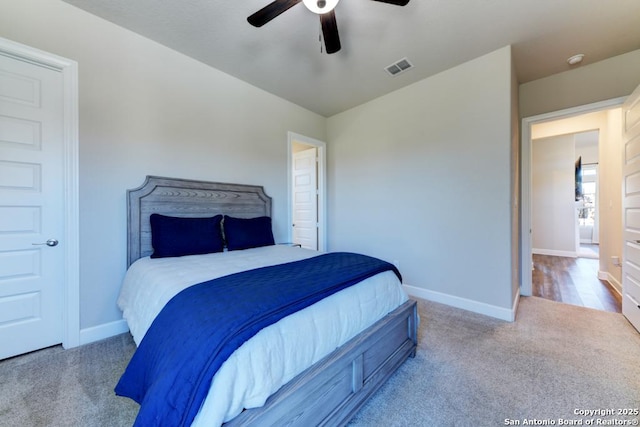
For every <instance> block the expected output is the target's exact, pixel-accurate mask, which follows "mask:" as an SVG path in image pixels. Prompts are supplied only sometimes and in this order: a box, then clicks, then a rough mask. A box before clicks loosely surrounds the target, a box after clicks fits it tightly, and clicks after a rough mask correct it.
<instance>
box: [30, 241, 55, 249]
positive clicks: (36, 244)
mask: <svg viewBox="0 0 640 427" xmlns="http://www.w3.org/2000/svg"><path fill="white" fill-rule="evenodd" d="M32 245H35V246H40V245H47V246H51V247H53V246H58V240H57V239H49V240H47V241H46V242H44V243H32Z"/></svg>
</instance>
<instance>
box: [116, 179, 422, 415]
mask: <svg viewBox="0 0 640 427" xmlns="http://www.w3.org/2000/svg"><path fill="white" fill-rule="evenodd" d="M127 204H128V251H127V259H128V266H129V269H128V272H127V276H126V277H125V281H124V283H123V288H122V291H121V294H120V298H119V300H118V303H119V305H120V307H121V309H122V310H123V316H124V318H125V319H126V320H127V322H128V324H129V327H130V331H131V333H132V335H133V337H134V340H135V341H136V344H138V345H139V344H140V343H141V342H142V340H143V337H145V335H146V334H147V331H148V330H149V328H150V326H151V324H152V323H153V322H154V319H155V318H156V316H157V314H158V312H159V311H160V310H162V309H163V308H165V307H164V306H165V305H166V304H167V303H168V301H169V300H171V301H173V298H174V296H175V295H176V294H179V293H180V292H181V291H182V290H183V289H186V288H193V287H191V285H193V284H197V283H200V282H202V281H204V280H208V279H209V278H212V277H222V278H225V276H226V277H229V276H233V275H234V274H235V273H236V272H239V271H243V270H252V269H260V268H263V267H264V268H279V267H280V266H281V265H283V264H286V263H296V262H298V261H300V262H302V261H306V260H309V259H314V260H315V259H319V258H320V256H319V254H318V253H316V252H313V251H308V250H306V249H302V248H298V247H294V246H292V245H288V244H265V245H264V246H259V247H252V248H247V249H243V250H225V251H222V252H217V253H211V254H208V253H202V254H194V255H190V256H181V257H168V258H159V259H152V258H150V257H149V256H150V255H151V254H152V253H153V252H154V248H153V244H152V240H153V236H152V232H151V231H152V227H151V218H153V215H154V214H156V215H155V216H156V217H157V216H158V214H159V215H164V216H167V217H171V218H208V217H212V216H216V215H227V216H228V217H233V218H238V219H247V221H250V220H249V219H257V218H270V216H271V199H270V197H268V196H267V195H266V194H265V192H264V190H263V188H262V187H259V186H251V185H240V184H224V183H214V182H205V181H193V180H184V179H174V178H164V177H156V176H148V177H147V178H146V180H145V182H144V183H143V185H142V186H140V187H139V188H136V189H133V190H129V191H128V200H127ZM226 218H227V217H225V219H226ZM156 230H157V228H156ZM227 237H228V238H231V235H229V236H227ZM274 243H275V242H274ZM330 255H332V254H327V256H330ZM186 272H188V273H186ZM151 284H153V285H151ZM353 307H357V308H359V309H355V310H354V309H353ZM303 316H304V317H303ZM322 322H326V325H325V326H323V325H324V324H323V323H322ZM417 323H418V318H417V309H416V303H415V301H412V300H409V299H408V298H407V297H406V294H404V292H403V291H402V290H401V287H400V284H399V281H398V279H397V277H395V275H394V272H393V271H384V272H380V273H376V274H375V275H374V276H372V277H370V278H367V279H366V280H364V281H362V282H360V283H357V284H355V285H353V286H350V287H348V288H346V289H342V290H340V291H337V292H336V293H334V294H332V295H330V296H328V297H327V298H324V299H322V300H320V301H318V302H316V303H314V304H312V305H310V306H309V307H306V308H304V309H303V310H300V311H298V312H295V313H292V314H291V315H289V316H286V317H284V318H283V319H281V320H279V321H278V322H276V323H275V324H274V325H272V326H269V327H267V328H264V329H263V330H260V332H259V333H257V334H256V336H255V337H254V338H251V339H250V340H248V341H247V342H246V343H245V344H242V346H240V347H239V348H238V349H237V350H236V351H235V352H234V353H233V354H232V355H231V356H230V357H229V359H228V360H227V361H225V362H224V364H223V365H222V366H221V367H220V369H219V370H218V371H217V373H216V374H215V376H214V377H213V380H212V381H211V389H210V391H209V392H208V395H207V396H206V398H205V399H204V402H203V403H202V405H201V406H200V407H199V410H198V414H197V415H196V416H195V419H194V420H193V425H195V426H219V425H225V426H244V425H256V426H268V425H292V426H294V425H300V426H303V425H304V426H308V425H332V426H333V425H344V424H346V423H348V421H349V419H350V418H351V417H352V416H353V415H354V414H355V413H356V412H357V411H358V409H359V408H360V407H361V406H362V405H363V404H364V402H365V401H366V400H367V398H368V397H370V396H371V395H372V394H373V393H374V392H375V391H376V390H377V389H378V388H379V387H380V386H381V385H382V384H383V383H384V382H385V381H386V379H387V378H389V376H390V375H392V374H393V372H394V371H395V370H396V369H397V368H398V367H399V366H400V365H401V364H402V363H403V362H404V361H405V360H406V359H407V358H408V357H412V356H413V355H414V354H415V349H416V345H417ZM286 328H289V329H286ZM292 328H293V329H294V330H296V331H297V335H296V334H291V333H290V332H283V331H290V330H292ZM305 328H308V329H305ZM325 329H326V332H323V331H325ZM314 335H318V336H317V337H315V338H314ZM283 336H286V337H288V338H287V339H282V337H283ZM150 339H151V338H148V339H147V340H150ZM307 340H308V343H307ZM313 340H315V341H313ZM303 342H304V344H301V343H303ZM274 343H276V344H274ZM264 346H266V347H269V346H275V347H277V351H276V350H274V348H269V349H268V350H263V347H264ZM294 350H295V351H296V352H299V353H296V354H295V356H292V357H290V354H293V353H291V352H293V351H294ZM263 351H264V355H262V353H260V352H263ZM278 351H283V352H285V353H286V354H287V357H284V356H283V355H279V354H277V352H278ZM137 352H140V348H139V349H138V351H137ZM274 353H276V354H275V355H274ZM292 360H294V361H292ZM278 363H282V364H283V365H282V366H280V365H278ZM247 366H251V367H252V368H251V369H245V368H246V367H247ZM240 368H242V369H240ZM272 369H273V370H274V372H269V371H270V370H272ZM254 383H258V384H259V385H255V384H254ZM254 387H255V389H254ZM232 389H233V390H232ZM238 389H240V390H239V391H238ZM237 396H240V397H239V398H238V397H237ZM221 397H222V398H221Z"/></svg>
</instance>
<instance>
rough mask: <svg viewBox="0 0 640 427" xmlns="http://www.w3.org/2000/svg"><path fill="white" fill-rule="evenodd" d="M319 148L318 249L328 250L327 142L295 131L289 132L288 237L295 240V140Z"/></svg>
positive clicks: (290, 240)
mask: <svg viewBox="0 0 640 427" xmlns="http://www.w3.org/2000/svg"><path fill="white" fill-rule="evenodd" d="M294 141H296V142H299V143H302V144H305V145H309V146H313V147H316V148H317V149H318V250H319V251H322V252H326V250H327V203H326V200H327V197H326V191H327V161H326V159H327V143H326V142H324V141H320V140H317V139H313V138H310V137H308V136H304V135H300V134H297V133H295V132H288V133H287V238H288V241H289V242H292V241H293V240H292V239H293V230H292V227H291V224H292V223H293V212H292V210H293V197H292V192H293V179H292V178H291V177H292V174H293V142H294Z"/></svg>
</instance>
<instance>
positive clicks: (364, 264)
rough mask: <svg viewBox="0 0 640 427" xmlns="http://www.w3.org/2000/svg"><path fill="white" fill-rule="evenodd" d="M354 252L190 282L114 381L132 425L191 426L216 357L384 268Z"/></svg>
mask: <svg viewBox="0 0 640 427" xmlns="http://www.w3.org/2000/svg"><path fill="white" fill-rule="evenodd" d="M387 270H392V271H394V272H395V273H396V275H397V276H398V278H400V279H401V277H400V273H399V272H398V270H397V269H396V268H395V267H394V266H393V265H392V264H389V263H387V262H384V261H381V260H379V259H376V258H372V257H369V256H365V255H359V254H353V253H345V252H341V253H329V254H324V255H319V256H317V257H314V258H310V259H306V260H302V261H296V262H291V263H286V264H280V265H275V266H270V267H264V268H258V269H255V270H250V271H245V272H241V273H236V274H232V275H229V276H225V277H221V278H218V279H214V280H210V281H208V282H204V283H200V284H199V285H194V286H191V287H189V288H187V289H185V290H183V291H182V292H180V293H179V294H178V295H176V296H175V297H173V299H171V300H170V301H169V302H168V303H167V305H166V306H165V307H164V308H163V309H162V311H161V312H160V314H158V316H157V317H156V319H155V320H154V322H153V324H152V325H151V327H150V328H149V330H148V331H147V333H146V335H145V336H144V338H143V340H142V342H141V343H140V346H139V347H138V349H137V351H136V352H135V354H134V355H133V357H132V359H131V361H130V362H129V365H128V366H127V369H126V370H125V372H124V374H123V375H122V378H120V381H119V382H118V385H117V386H116V388H115V392H116V394H118V395H120V396H126V397H130V398H131V399H133V400H135V401H136V402H138V403H139V404H140V411H139V413H138V417H137V418H136V422H135V425H136V426H145V427H147V426H160V425H163V426H188V425H191V423H192V421H193V419H194V418H195V416H196V414H197V412H198V410H199V409H200V406H201V404H202V402H203V401H204V399H205V397H206V396H207V393H208V391H209V388H210V387H211V381H212V378H213V376H214V374H215V373H216V371H217V370H218V369H219V368H220V366H221V365H222V363H223V362H224V361H225V360H226V359H227V358H228V357H229V356H230V355H231V353H233V352H234V351H235V350H236V349H237V348H238V347H240V346H241V345H242V344H243V343H244V342H245V341H247V340H248V339H249V338H251V337H252V336H254V335H255V334H256V333H257V332H259V331H260V330H261V329H263V328H265V327H267V326H269V325H271V324H273V323H275V322H277V321H278V320H280V319H282V318H283V317H286V316H288V315H289V314H292V313H294V312H296V311H298V310H301V309H303V308H305V307H308V306H310V305H311V304H314V303H315V302H318V301H320V300H321V299H323V298H325V297H327V296H329V295H331V294H333V293H336V292H338V291H340V290H342V289H345V288H346V287H349V286H351V285H354V284H356V283H358V282H360V281H362V280H364V279H366V278H368V277H371V276H373V275H375V274H378V273H381V272H383V271H387Z"/></svg>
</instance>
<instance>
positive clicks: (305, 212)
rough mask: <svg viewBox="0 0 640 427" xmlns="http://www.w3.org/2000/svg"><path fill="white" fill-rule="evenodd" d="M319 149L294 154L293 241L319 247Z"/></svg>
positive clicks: (304, 246) (308, 247)
mask: <svg viewBox="0 0 640 427" xmlns="http://www.w3.org/2000/svg"><path fill="white" fill-rule="evenodd" d="M316 159H317V149H316V148H315V147H314V148H310V149H307V150H304V151H299V152H297V153H295V154H294V155H293V243H296V244H299V245H300V246H302V247H303V248H307V249H313V250H317V249H318V171H317V160H316Z"/></svg>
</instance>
